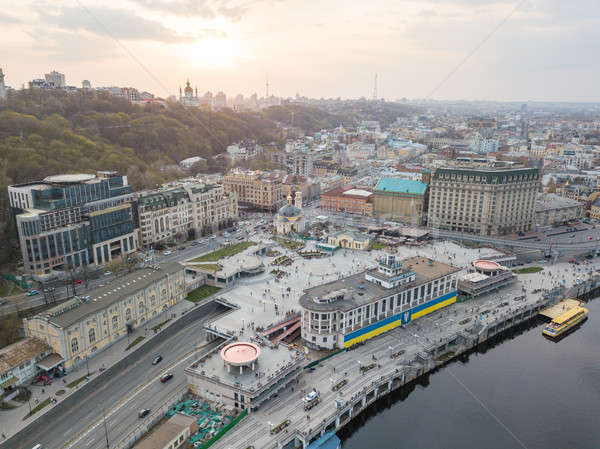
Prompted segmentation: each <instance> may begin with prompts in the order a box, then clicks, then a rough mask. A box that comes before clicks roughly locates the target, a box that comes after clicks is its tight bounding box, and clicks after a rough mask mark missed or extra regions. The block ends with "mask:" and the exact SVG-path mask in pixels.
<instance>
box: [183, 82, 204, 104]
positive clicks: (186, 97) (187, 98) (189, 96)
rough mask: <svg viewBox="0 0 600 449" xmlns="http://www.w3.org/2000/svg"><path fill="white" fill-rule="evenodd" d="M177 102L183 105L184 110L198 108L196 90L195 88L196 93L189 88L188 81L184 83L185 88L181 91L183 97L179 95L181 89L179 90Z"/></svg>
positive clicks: (198, 102)
mask: <svg viewBox="0 0 600 449" xmlns="http://www.w3.org/2000/svg"><path fill="white" fill-rule="evenodd" d="M179 102H180V103H181V104H182V105H184V106H185V107H186V108H199V107H200V100H199V98H198V88H197V87H196V92H194V89H192V86H190V80H189V79H188V80H187V82H186V83H185V88H184V89H183V95H182V93H181V87H180V88H179Z"/></svg>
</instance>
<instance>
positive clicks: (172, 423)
mask: <svg viewBox="0 0 600 449" xmlns="http://www.w3.org/2000/svg"><path fill="white" fill-rule="evenodd" d="M195 421H196V418H194V417H193V416H187V415H184V414H183V413H176V414H175V415H173V417H172V418H171V419H169V420H168V421H166V422H163V423H162V424H160V425H159V426H158V427H157V428H156V429H154V430H153V431H152V432H151V433H149V434H148V435H147V436H146V437H145V438H144V439H143V440H142V441H140V442H139V443H138V444H136V445H135V448H136V449H164V448H165V447H166V446H167V444H169V443H170V442H171V441H172V440H173V439H174V438H175V437H176V436H177V435H179V434H180V433H181V431H182V430H183V429H185V428H189V427H190V426H191V425H193V424H194V422H195Z"/></svg>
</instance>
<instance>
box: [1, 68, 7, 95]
mask: <svg viewBox="0 0 600 449" xmlns="http://www.w3.org/2000/svg"><path fill="white" fill-rule="evenodd" d="M0 100H6V86H5V85H4V73H3V72H2V69H1V68H0Z"/></svg>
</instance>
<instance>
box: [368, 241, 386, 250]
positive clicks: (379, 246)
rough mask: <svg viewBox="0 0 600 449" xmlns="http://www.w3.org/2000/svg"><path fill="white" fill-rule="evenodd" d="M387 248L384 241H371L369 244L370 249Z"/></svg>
mask: <svg viewBox="0 0 600 449" xmlns="http://www.w3.org/2000/svg"><path fill="white" fill-rule="evenodd" d="M385 248H387V245H386V244H385V243H381V242H377V241H375V242H373V244H372V245H371V249H385Z"/></svg>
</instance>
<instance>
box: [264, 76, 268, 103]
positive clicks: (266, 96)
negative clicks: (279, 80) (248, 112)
mask: <svg viewBox="0 0 600 449" xmlns="http://www.w3.org/2000/svg"><path fill="white" fill-rule="evenodd" d="M265 98H269V77H268V76H267V90H266V95H265Z"/></svg>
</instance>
